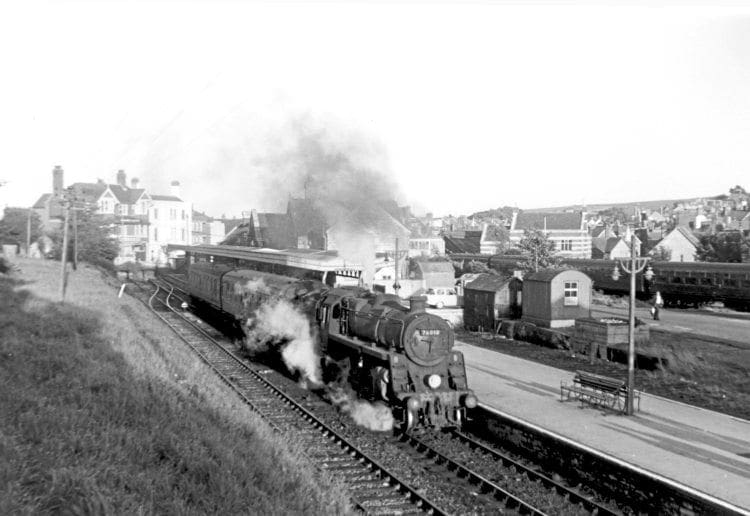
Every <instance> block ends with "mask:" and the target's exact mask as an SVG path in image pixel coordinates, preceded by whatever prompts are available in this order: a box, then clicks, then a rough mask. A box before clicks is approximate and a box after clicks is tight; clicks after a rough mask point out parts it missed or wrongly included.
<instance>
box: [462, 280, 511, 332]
mask: <svg viewBox="0 0 750 516" xmlns="http://www.w3.org/2000/svg"><path fill="white" fill-rule="evenodd" d="M522 289H523V281H521V280H520V279H519V278H516V277H510V278H507V277H502V276H497V275H494V274H478V275H477V277H476V278H475V279H474V280H473V281H471V282H469V283H467V284H466V285H465V286H464V291H463V304H464V326H465V327H466V329H468V330H487V331H492V330H494V329H495V328H497V324H498V323H499V322H500V320H501V319H509V318H515V317H518V316H519V315H520V313H521V292H522Z"/></svg>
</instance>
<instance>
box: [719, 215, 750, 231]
mask: <svg viewBox="0 0 750 516" xmlns="http://www.w3.org/2000/svg"><path fill="white" fill-rule="evenodd" d="M724 229H725V230H736V231H742V233H743V235H747V234H748V232H750V211H745V210H729V211H728V212H727V214H726V215H725V216H724Z"/></svg>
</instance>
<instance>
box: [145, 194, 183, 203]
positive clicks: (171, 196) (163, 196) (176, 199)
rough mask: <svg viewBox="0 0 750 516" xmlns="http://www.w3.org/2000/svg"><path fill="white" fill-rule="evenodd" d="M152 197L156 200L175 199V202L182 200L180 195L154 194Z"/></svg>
mask: <svg viewBox="0 0 750 516" xmlns="http://www.w3.org/2000/svg"><path fill="white" fill-rule="evenodd" d="M151 199H153V200H154V201H175V202H182V199H180V198H179V197H175V196H174V195H156V194H154V195H152V196H151Z"/></svg>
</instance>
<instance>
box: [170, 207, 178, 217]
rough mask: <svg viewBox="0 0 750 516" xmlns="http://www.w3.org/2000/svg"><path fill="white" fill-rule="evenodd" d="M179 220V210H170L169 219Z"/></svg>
mask: <svg viewBox="0 0 750 516" xmlns="http://www.w3.org/2000/svg"><path fill="white" fill-rule="evenodd" d="M176 218H177V210H176V209H174V208H169V219H170V220H175V219H176Z"/></svg>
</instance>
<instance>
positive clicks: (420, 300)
mask: <svg viewBox="0 0 750 516" xmlns="http://www.w3.org/2000/svg"><path fill="white" fill-rule="evenodd" d="M425 308H427V296H412V297H410V298H409V312H424V311H425Z"/></svg>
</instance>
